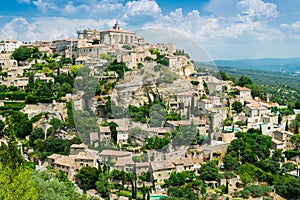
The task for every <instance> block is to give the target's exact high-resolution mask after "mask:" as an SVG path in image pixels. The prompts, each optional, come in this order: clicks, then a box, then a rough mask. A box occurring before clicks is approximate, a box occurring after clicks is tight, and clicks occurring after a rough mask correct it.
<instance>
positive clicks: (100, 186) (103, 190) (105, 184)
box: [96, 173, 111, 197]
mask: <svg viewBox="0 0 300 200" xmlns="http://www.w3.org/2000/svg"><path fill="white" fill-rule="evenodd" d="M96 190H97V191H98V192H99V193H100V194H101V196H102V197H108V196H109V194H110V190H111V185H110V184H109V181H108V176H107V175H105V174H104V173H100V174H99V176H98V181H97V182H96Z"/></svg>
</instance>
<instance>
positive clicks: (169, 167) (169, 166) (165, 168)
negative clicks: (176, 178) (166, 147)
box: [150, 160, 176, 184]
mask: <svg viewBox="0 0 300 200" xmlns="http://www.w3.org/2000/svg"><path fill="white" fill-rule="evenodd" d="M150 172H151V173H152V174H153V178H154V181H156V182H157V183H158V184H161V183H164V181H165V180H167V179H169V178H170V174H171V173H172V172H176V166H175V165H174V164H173V162H172V161H170V160H163V161H159V162H151V163H150Z"/></svg>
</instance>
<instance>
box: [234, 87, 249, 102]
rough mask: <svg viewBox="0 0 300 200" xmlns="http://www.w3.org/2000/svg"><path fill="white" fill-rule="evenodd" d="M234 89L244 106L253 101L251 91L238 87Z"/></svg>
mask: <svg viewBox="0 0 300 200" xmlns="http://www.w3.org/2000/svg"><path fill="white" fill-rule="evenodd" d="M234 89H235V91H236V93H237V97H236V98H237V100H238V101H239V102H241V103H242V104H244V103H245V102H249V101H251V100H252V96H251V90H250V89H249V88H246V87H240V86H237V87H235V88H234Z"/></svg>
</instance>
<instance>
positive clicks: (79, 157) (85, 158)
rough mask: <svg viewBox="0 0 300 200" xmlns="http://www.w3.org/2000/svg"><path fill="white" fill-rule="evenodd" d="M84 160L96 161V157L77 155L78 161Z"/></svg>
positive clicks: (84, 154) (86, 154) (82, 153)
mask: <svg viewBox="0 0 300 200" xmlns="http://www.w3.org/2000/svg"><path fill="white" fill-rule="evenodd" d="M77 159H82V160H95V159H96V157H95V156H94V155H92V154H89V153H86V152H79V153H78V155H76V160H77Z"/></svg>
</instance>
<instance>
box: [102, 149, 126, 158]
mask: <svg viewBox="0 0 300 200" xmlns="http://www.w3.org/2000/svg"><path fill="white" fill-rule="evenodd" d="M99 155H100V156H116V157H125V156H131V153H130V152H127V151H114V150H103V151H102V152H101V153H99Z"/></svg>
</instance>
